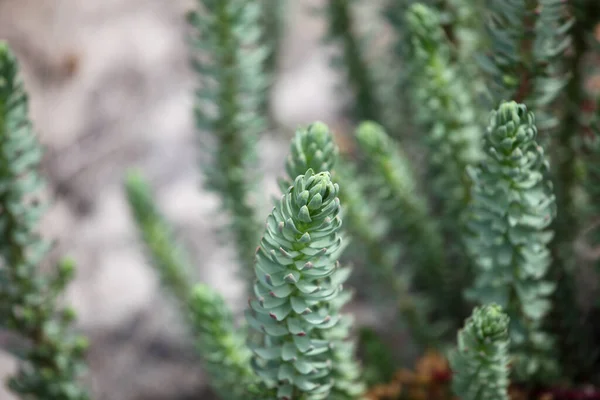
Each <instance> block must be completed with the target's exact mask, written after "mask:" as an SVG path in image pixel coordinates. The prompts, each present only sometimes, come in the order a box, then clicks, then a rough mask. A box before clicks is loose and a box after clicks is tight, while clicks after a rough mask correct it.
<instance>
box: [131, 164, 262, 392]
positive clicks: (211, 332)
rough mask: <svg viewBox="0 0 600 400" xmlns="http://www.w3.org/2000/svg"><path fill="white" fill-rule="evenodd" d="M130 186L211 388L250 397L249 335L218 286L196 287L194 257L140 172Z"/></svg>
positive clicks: (134, 208) (153, 257) (146, 238)
mask: <svg viewBox="0 0 600 400" xmlns="http://www.w3.org/2000/svg"><path fill="white" fill-rule="evenodd" d="M125 189H126V192H127V199H128V201H129V206H130V208H131V212H132V214H133V216H134V218H135V222H136V226H137V228H138V230H139V233H140V236H141V239H142V241H143V243H144V244H145V247H146V250H147V252H148V258H149V259H150V261H151V262H152V265H153V266H154V267H155V268H156V270H157V272H158V274H159V275H160V277H161V279H162V281H163V285H164V287H165V288H166V289H167V291H168V292H169V294H170V295H171V296H172V297H174V298H175V299H176V300H177V301H178V303H179V307H180V308H182V309H183V310H185V312H184V314H185V317H186V318H187V322H188V323H189V325H190V328H191V331H192V333H193V336H194V339H195V341H196V344H197V348H198V353H199V354H200V355H201V357H202V359H203V361H204V365H205V367H206V370H207V372H208V374H209V376H210V378H211V381H210V384H211V386H213V387H214V388H215V390H216V391H217V392H218V393H219V394H220V395H222V396H223V398H227V399H246V398H247V397H245V396H246V395H247V394H248V391H249V390H250V391H256V390H258V387H257V385H256V382H255V381H256V378H255V377H254V374H253V372H252V368H251V367H250V356H251V353H250V351H249V350H248V348H247V347H246V343H245V342H246V339H245V335H244V333H243V332H241V331H239V330H238V328H236V326H235V325H234V321H233V315H232V313H231V311H230V310H229V308H228V307H227V305H226V304H225V301H224V300H223V298H222V297H221V296H220V295H219V294H218V293H217V292H216V291H215V290H214V289H212V288H210V287H208V286H206V285H203V284H197V285H193V283H192V282H193V281H192V279H191V267H190V266H191V264H190V261H189V258H188V257H187V255H186V254H184V252H183V249H182V248H181V247H180V246H178V244H177V242H176V241H175V238H174V237H173V233H172V229H171V227H170V226H169V225H168V223H167V222H166V220H165V219H164V217H163V216H162V215H161V214H160V212H159V211H158V208H157V207H156V204H155V203H154V199H153V197H152V194H151V192H150V188H149V186H148V183H147V182H146V181H145V180H144V179H143V177H142V176H141V175H140V173H138V172H133V171H132V172H130V173H129V174H128V176H127V179H126V181H125Z"/></svg>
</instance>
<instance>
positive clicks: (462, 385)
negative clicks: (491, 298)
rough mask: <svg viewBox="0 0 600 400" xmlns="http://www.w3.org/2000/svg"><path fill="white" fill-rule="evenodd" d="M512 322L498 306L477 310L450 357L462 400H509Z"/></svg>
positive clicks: (456, 391)
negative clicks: (509, 332)
mask: <svg viewBox="0 0 600 400" xmlns="http://www.w3.org/2000/svg"><path fill="white" fill-rule="evenodd" d="M508 325H509V318H508V315H506V314H505V313H504V311H503V310H502V308H501V307H500V306H499V305H497V304H491V305H485V306H483V307H476V308H475V310H473V313H472V314H471V316H470V317H469V318H468V319H467V321H466V323H465V326H464V328H463V329H461V330H460V332H459V333H458V349H456V350H455V351H453V352H452V353H451V354H450V357H449V358H450V366H451V367H452V371H453V377H452V389H453V391H454V393H455V394H456V395H457V396H458V397H460V398H461V399H462V400H508V385H509V383H510V381H509V361H510V359H509V355H508V346H509V335H508Z"/></svg>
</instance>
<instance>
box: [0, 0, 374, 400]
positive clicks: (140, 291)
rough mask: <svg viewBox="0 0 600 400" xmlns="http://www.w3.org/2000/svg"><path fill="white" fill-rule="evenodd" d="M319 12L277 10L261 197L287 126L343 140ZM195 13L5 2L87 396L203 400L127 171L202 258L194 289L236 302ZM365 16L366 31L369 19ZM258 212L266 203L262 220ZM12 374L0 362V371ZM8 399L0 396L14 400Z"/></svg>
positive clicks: (100, 0)
mask: <svg viewBox="0 0 600 400" xmlns="http://www.w3.org/2000/svg"><path fill="white" fill-rule="evenodd" d="M322 2H323V1H322V0H292V1H288V11H287V13H286V19H285V22H284V28H285V31H284V36H283V38H282V39H281V40H282V41H281V49H280V52H279V66H278V72H277V75H276V80H275V83H274V85H273V87H272V89H271V93H270V96H271V101H272V104H273V110H272V113H273V118H274V120H275V123H276V126H277V127H278V128H277V129H275V130H274V131H273V132H268V133H267V134H265V135H263V137H262V139H261V143H260V145H259V148H260V149H261V154H260V158H261V168H262V169H263V171H262V173H261V174H260V175H261V176H262V177H263V178H264V182H263V187H264V188H265V190H266V191H268V192H272V193H276V190H277V189H276V180H275V178H276V177H277V176H279V175H280V174H281V173H282V166H283V160H284V157H285V155H286V153H287V149H288V145H289V138H290V137H291V135H292V133H293V130H294V128H296V127H297V126H298V125H300V124H306V123H310V122H313V121H314V120H321V121H324V122H326V123H328V124H330V126H331V127H332V128H333V129H334V130H335V131H336V132H338V133H343V132H346V131H348V129H349V127H348V124H347V122H346V121H344V119H343V118H342V116H341V115H342V109H343V106H344V103H345V101H346V99H345V97H344V96H343V95H342V94H340V93H339V92H337V91H336V86H338V85H340V83H341V77H340V76H338V72H337V71H335V70H333V69H332V68H331V67H330V66H329V56H330V54H329V52H330V51H331V49H327V48H326V47H324V46H323V45H322V37H323V34H324V29H325V26H324V21H323V19H321V18H319V17H318V16H314V15H311V13H310V12H308V10H307V8H308V7H313V6H319V5H320V4H321V3H322ZM194 3H195V2H194V1H193V0H96V1H93V0H0V39H3V40H6V41H7V42H8V43H9V45H10V46H11V47H12V49H13V50H14V52H15V53H16V55H17V57H18V59H19V61H20V63H21V69H22V74H23V77H24V80H25V83H26V87H27V89H28V91H29V94H30V106H31V118H32V120H33V122H34V125H35V127H36V130H37V132H38V134H39V137H40V140H41V142H42V143H43V145H44V146H45V148H46V155H45V160H44V170H43V173H44V175H45V177H46V178H47V179H48V181H49V188H48V191H49V193H48V194H49V196H51V197H52V198H53V204H52V208H51V209H50V210H49V212H48V214H47V218H46V220H45V221H44V226H43V230H44V232H45V233H46V234H47V237H50V238H53V239H54V240H55V241H56V248H55V251H54V253H55V257H58V256H60V255H70V256H72V257H73V258H74V259H75V260H76V262H77V264H78V275H77V278H76V281H75V283H74V284H73V285H71V287H70V289H69V291H68V296H67V299H66V300H67V301H68V302H69V303H71V304H72V305H73V306H74V307H75V309H76V311H77V312H78V315H79V321H78V324H79V325H78V327H79V328H80V329H81V330H82V331H83V332H84V333H85V334H86V335H88V337H89V339H90V341H91V348H90V351H89V357H88V361H89V366H90V374H89V375H90V377H89V379H90V381H89V385H90V386H91V388H92V390H93V393H94V396H95V398H96V399H98V400H103V399H107V400H108V399H110V400H138V399H139V400H142V399H144V400H159V399H173V400H183V399H192V398H193V399H210V398H212V396H211V395H210V393H209V391H208V389H206V388H205V378H204V377H203V374H202V371H201V368H200V366H199V364H198V362H197V359H196V357H195V353H194V351H193V347H192V344H191V343H190V342H189V340H188V339H187V338H186V335H185V328H184V326H183V324H182V323H181V321H180V319H179V316H178V315H177V312H176V309H175V308H174V307H171V304H170V302H169V300H168V298H166V296H164V295H163V293H162V292H161V291H160V286H159V282H158V280H157V277H156V275H155V273H154V271H153V270H152V268H151V267H150V266H149V265H148V264H147V263H146V261H145V259H144V256H143V253H142V252H141V246H140V243H139V242H138V240H137V236H136V231H135V230H134V226H133V224H132V219H131V217H130V215H129V211H128V208H127V204H126V202H125V197H124V193H123V190H122V177H123V174H124V172H125V171H126V170H127V169H128V168H131V167H138V168H140V169H141V170H142V171H143V173H144V174H145V175H146V176H147V177H148V178H149V179H150V181H151V182H152V185H153V187H154V190H155V192H156V195H157V201H158V203H159V204H160V206H161V208H162V211H163V213H164V214H165V215H166V216H167V217H168V218H169V219H170V221H171V222H172V223H173V224H174V225H175V227H176V229H177V234H178V235H179V236H180V238H181V239H182V240H183V242H184V244H187V245H188V248H189V249H190V250H191V251H192V255H193V256H194V259H195V260H197V268H198V276H199V279H201V280H202V281H204V282H207V283H210V284H211V285H213V286H214V287H216V288H218V290H220V291H221V292H222V293H223V294H224V295H225V296H226V299H227V301H228V302H229V303H230V304H231V305H232V307H234V308H235V309H236V311H239V310H241V309H242V308H243V307H244V305H245V304H246V303H245V300H244V299H242V298H240V296H241V292H242V284H241V283H240V282H239V281H238V280H237V279H236V275H235V271H234V265H233V261H232V260H233V256H234V255H233V253H232V251H231V249H229V248H227V247H226V246H223V245H222V244H220V241H219V238H218V237H217V235H216V234H215V230H216V228H217V227H219V226H221V224H222V223H223V222H224V221H222V220H221V219H219V218H216V217H217V213H216V210H217V209H218V205H219V204H218V202H219V200H218V198H217V197H216V196H215V195H213V194H212V193H206V191H204V190H203V189H202V179H203V178H202V176H201V174H200V171H199V168H198V163H199V161H200V157H201V155H200V152H199V151H198V146H197V143H198V140H197V137H196V136H195V132H194V122H193V115H192V106H193V98H192V95H193V89H194V85H195V79H194V75H193V74H192V72H191V70H190V68H189V65H188V54H187V51H188V49H187V48H186V42H185V31H186V24H185V20H184V15H185V12H186V11H187V10H189V9H190V8H192V7H194ZM364 3H367V2H364ZM376 3H378V1H373V2H372V5H373V6H375V5H376ZM369 7H371V5H369ZM361 18H364V21H363V20H362V19H361V20H360V21H359V22H360V24H361V25H365V26H367V25H368V18H369V13H368V12H365V13H361ZM265 198H266V197H265ZM269 210H270V206H269V204H265V210H264V216H266V215H267V213H268V211H269ZM368 315H370V314H367V313H359V318H363V319H364V318H367V319H368V318H369V317H368ZM365 322H367V323H368V322H369V321H365ZM0 340H8V339H6V338H0ZM14 368H15V362H14V360H13V359H12V358H11V357H10V356H8V355H7V354H6V353H2V352H0V376H1V377H5V376H6V375H7V374H9V373H11V371H13V370H14ZM3 390H4V388H3V387H2V388H0V399H2V400H5V399H6V400H8V399H11V398H12V397H11V396H10V395H9V394H8V393H6V392H3Z"/></svg>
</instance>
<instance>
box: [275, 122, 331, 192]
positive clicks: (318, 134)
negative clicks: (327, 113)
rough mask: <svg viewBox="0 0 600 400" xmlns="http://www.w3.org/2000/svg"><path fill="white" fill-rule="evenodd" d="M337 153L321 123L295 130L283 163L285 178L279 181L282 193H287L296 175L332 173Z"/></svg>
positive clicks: (328, 133) (325, 127)
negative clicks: (311, 172) (311, 171)
mask: <svg viewBox="0 0 600 400" xmlns="http://www.w3.org/2000/svg"><path fill="white" fill-rule="evenodd" d="M338 153H339V149H338V147H337V145H336V144H335V142H334V141H333V135H332V133H331V131H330V130H329V127H328V126H327V125H325V124H324V123H323V122H314V123H312V124H310V125H309V126H307V127H306V128H300V129H298V130H296V135H295V136H294V139H292V144H291V146H290V152H289V155H288V157H287V159H286V162H285V171H286V175H287V176H286V178H285V179H280V180H279V186H280V188H281V191H282V193H285V192H287V190H288V188H289V187H290V186H291V185H292V184H293V183H294V179H296V177H297V176H298V175H302V174H304V173H305V172H306V171H308V170H309V169H312V170H313V172H316V173H319V172H324V171H333V167H334V166H335V163H336V161H337V159H338Z"/></svg>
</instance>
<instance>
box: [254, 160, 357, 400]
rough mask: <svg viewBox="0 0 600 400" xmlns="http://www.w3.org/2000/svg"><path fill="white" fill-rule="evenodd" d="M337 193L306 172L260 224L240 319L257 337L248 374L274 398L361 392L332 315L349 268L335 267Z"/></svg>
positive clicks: (342, 298) (322, 176) (342, 323)
mask: <svg viewBox="0 0 600 400" xmlns="http://www.w3.org/2000/svg"><path fill="white" fill-rule="evenodd" d="M338 191H339V188H338V185H337V184H335V183H333V182H332V181H331V176H330V174H329V172H320V173H317V174H315V173H314V172H313V171H312V170H310V169H309V170H308V171H306V173H305V174H304V175H299V176H298V177H296V179H295V181H294V184H293V186H291V187H290V188H288V190H287V191H286V193H285V195H284V196H283V197H282V198H281V200H280V202H279V203H278V204H277V205H276V206H275V208H274V210H273V212H272V213H271V215H269V217H268V218H267V227H266V232H265V234H264V236H263V238H262V241H261V243H260V246H259V248H258V249H257V253H256V264H255V272H256V278H257V279H256V283H255V286H254V289H255V296H256V297H255V298H252V299H250V301H249V305H250V308H249V310H247V312H246V317H247V320H248V323H249V325H250V326H251V327H253V328H254V329H255V330H257V331H259V332H262V333H263V334H264V335H263V337H264V342H263V344H262V345H261V346H257V347H255V348H253V351H254V358H253V365H254V368H255V370H256V372H257V374H258V375H259V376H260V377H261V379H262V380H263V382H264V383H265V384H266V385H267V386H268V387H271V388H277V398H278V399H303V400H304V399H307V400H317V399H326V398H335V397H337V396H341V397H340V398H346V397H344V395H349V394H350V393H352V394H353V395H357V394H360V392H361V391H362V390H363V388H362V386H361V385H360V383H358V382H353V380H354V379H357V377H358V374H357V373H356V372H357V368H358V367H357V366H356V365H355V364H354V363H353V361H352V353H351V351H350V352H348V350H351V346H352V345H351V344H349V343H348V342H346V341H345V340H344V339H346V337H347V331H348V325H347V321H346V320H344V319H342V318H341V316H340V312H339V310H340V308H341V307H342V305H343V304H344V303H345V302H346V301H348V300H349V298H350V293H349V292H346V291H343V290H342V283H343V282H344V281H345V280H346V279H347V278H348V275H349V273H350V270H349V269H348V268H341V267H340V265H339V263H338V262H337V259H338V257H339V255H340V252H341V250H342V249H343V247H342V241H341V237H340V235H339V231H340V227H341V224H342V221H341V218H340V216H339V214H340V202H339V199H338V197H337V196H338ZM349 347H350V348H349ZM329 396H331V397H329ZM350 398H352V397H350Z"/></svg>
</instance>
